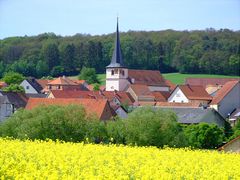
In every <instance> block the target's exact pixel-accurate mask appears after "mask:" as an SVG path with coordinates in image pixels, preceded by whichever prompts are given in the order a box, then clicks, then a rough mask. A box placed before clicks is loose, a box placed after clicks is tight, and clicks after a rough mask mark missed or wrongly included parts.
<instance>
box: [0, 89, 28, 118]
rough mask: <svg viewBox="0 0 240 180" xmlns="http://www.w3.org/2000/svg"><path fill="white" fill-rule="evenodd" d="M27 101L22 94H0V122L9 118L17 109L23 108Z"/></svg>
mask: <svg viewBox="0 0 240 180" xmlns="http://www.w3.org/2000/svg"><path fill="white" fill-rule="evenodd" d="M27 100H28V98H27V97H26V96H25V95H24V94H22V93H14V92H0V121H3V120H5V119H6V118H8V117H10V116H11V115H12V114H13V113H14V112H16V111H17V110H18V109H19V108H24V107H25V106H26V104H27Z"/></svg>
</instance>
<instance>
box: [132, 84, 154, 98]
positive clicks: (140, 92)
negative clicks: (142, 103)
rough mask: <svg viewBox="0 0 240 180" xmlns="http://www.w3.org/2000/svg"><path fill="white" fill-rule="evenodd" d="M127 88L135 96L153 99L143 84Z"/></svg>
mask: <svg viewBox="0 0 240 180" xmlns="http://www.w3.org/2000/svg"><path fill="white" fill-rule="evenodd" d="M129 87H130V88H131V89H132V90H133V91H134V93H135V94H136V95H137V96H141V97H152V98H154V96H153V95H152V93H151V91H150V90H149V88H148V86H147V85H144V84H131V85H130V86H129Z"/></svg>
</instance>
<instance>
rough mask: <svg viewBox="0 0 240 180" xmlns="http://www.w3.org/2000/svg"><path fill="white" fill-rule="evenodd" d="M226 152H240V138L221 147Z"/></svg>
mask: <svg viewBox="0 0 240 180" xmlns="http://www.w3.org/2000/svg"><path fill="white" fill-rule="evenodd" d="M223 150H224V151H226V152H239V153H240V138H238V139H237V140H235V141H233V142H232V143H229V144H228V145H227V146H225V147H224V149H223Z"/></svg>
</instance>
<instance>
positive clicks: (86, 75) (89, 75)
mask: <svg viewBox="0 0 240 180" xmlns="http://www.w3.org/2000/svg"><path fill="white" fill-rule="evenodd" d="M78 79H83V80H85V81H87V83H88V84H93V83H99V80H98V79H97V74H96V71H95V69H94V68H86V67H83V68H82V70H81V73H80V75H79V76H78Z"/></svg>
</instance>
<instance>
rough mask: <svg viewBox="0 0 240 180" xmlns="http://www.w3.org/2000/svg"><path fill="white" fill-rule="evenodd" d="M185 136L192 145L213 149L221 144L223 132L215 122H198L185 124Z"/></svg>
mask: <svg viewBox="0 0 240 180" xmlns="http://www.w3.org/2000/svg"><path fill="white" fill-rule="evenodd" d="M185 136H186V138H187V140H188V143H189V145H190V146H192V147H195V148H204V149H209V148H210V149H214V148H216V147H218V146H219V145H221V144H222V142H223V138H224V132H223V130H222V129H220V128H219V127H218V126H217V125H215V124H207V123H200V124H197V125H194V124H193V125H189V126H187V127H186V128H185Z"/></svg>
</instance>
